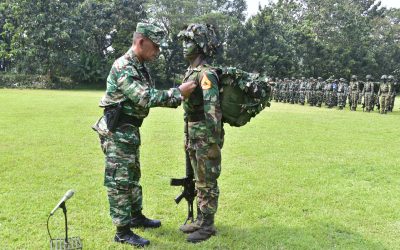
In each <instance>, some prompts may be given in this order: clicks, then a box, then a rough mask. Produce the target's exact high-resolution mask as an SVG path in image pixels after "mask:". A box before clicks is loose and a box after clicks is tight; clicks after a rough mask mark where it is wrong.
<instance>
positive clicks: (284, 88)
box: [281, 78, 289, 103]
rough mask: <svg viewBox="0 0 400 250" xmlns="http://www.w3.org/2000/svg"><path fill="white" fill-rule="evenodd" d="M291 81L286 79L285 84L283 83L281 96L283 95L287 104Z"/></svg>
mask: <svg viewBox="0 0 400 250" xmlns="http://www.w3.org/2000/svg"><path fill="white" fill-rule="evenodd" d="M288 92H289V79H288V78H284V79H283V83H282V89H281V94H282V102H283V103H287V102H288V100H289V94H288Z"/></svg>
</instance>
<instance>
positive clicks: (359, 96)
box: [357, 92, 362, 104]
mask: <svg viewBox="0 0 400 250" xmlns="http://www.w3.org/2000/svg"><path fill="white" fill-rule="evenodd" d="M361 99H362V92H359V93H358V99H357V104H361Z"/></svg>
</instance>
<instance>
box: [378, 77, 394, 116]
mask: <svg viewBox="0 0 400 250" xmlns="http://www.w3.org/2000/svg"><path fill="white" fill-rule="evenodd" d="M387 79H388V77H387V75H383V76H382V77H381V80H382V82H380V84H379V92H378V96H379V102H380V107H381V110H380V113H381V114H386V113H387V111H388V105H389V102H390V93H391V89H390V84H389V83H388V82H387Z"/></svg>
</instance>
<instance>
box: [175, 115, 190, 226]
mask: <svg viewBox="0 0 400 250" xmlns="http://www.w3.org/2000/svg"><path fill="white" fill-rule="evenodd" d="M187 126H188V123H187V122H186V128H185V133H187V131H188V127H187ZM186 138H188V136H187V134H186ZM186 142H187V139H186ZM185 156H186V164H185V165H186V177H184V178H180V179H178V178H172V179H171V183H170V185H171V186H181V187H183V191H182V193H181V194H180V195H178V196H177V197H176V198H175V202H176V204H179V203H180V202H181V200H182V199H183V198H184V199H185V200H186V201H187V204H188V216H187V218H186V220H185V223H184V224H186V223H187V222H188V221H190V222H194V215H193V201H194V198H195V197H196V190H195V182H194V172H193V167H192V164H191V163H190V157H189V153H188V151H187V150H185Z"/></svg>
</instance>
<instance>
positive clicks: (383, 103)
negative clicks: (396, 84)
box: [379, 94, 390, 114]
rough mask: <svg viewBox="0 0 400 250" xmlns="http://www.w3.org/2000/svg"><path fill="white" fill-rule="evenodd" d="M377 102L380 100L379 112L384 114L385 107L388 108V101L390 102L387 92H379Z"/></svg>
mask: <svg viewBox="0 0 400 250" xmlns="http://www.w3.org/2000/svg"><path fill="white" fill-rule="evenodd" d="M379 102H380V105H381V112H380V113H381V114H386V112H387V111H388V110H387V109H388V105H389V102H390V95H388V94H381V95H380V96H379Z"/></svg>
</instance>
